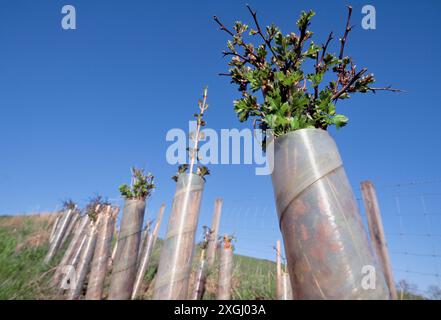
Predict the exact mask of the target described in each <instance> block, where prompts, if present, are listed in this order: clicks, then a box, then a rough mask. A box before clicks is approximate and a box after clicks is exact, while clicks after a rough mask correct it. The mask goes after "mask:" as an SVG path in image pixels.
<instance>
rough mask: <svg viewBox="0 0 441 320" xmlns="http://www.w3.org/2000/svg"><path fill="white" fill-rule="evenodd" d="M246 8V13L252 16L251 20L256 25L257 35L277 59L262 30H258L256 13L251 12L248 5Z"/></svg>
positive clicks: (269, 41)
mask: <svg viewBox="0 0 441 320" xmlns="http://www.w3.org/2000/svg"><path fill="white" fill-rule="evenodd" d="M247 8H248V11H249V12H250V13H251V15H252V16H253V20H254V24H255V25H256V28H257V33H258V34H259V35H260V36H261V38H262V39H263V41H264V42H265V44H266V45H267V46H268V48H269V49H270V51H271V53H272V54H273V56H274V57H277V55H276V53H275V52H274V50H273V47H272V45H271V40H269V39H267V38H266V37H265V35H264V34H263V32H262V29H261V28H260V25H259V21H258V20H257V11H253V9H251V7H250V5H249V4H247Z"/></svg>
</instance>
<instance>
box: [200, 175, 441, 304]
mask: <svg viewBox="0 0 441 320" xmlns="http://www.w3.org/2000/svg"><path fill="white" fill-rule="evenodd" d="M375 187H376V191H377V197H378V201H379V204H380V209H381V215H382V220H383V226H384V230H385V234H386V239H387V242H388V247H389V254H390V257H391V263H392V269H393V275H394V280H395V282H396V283H397V290H398V293H399V294H400V291H401V288H402V287H403V288H404V289H405V290H406V291H410V292H412V293H414V294H416V295H421V296H424V297H425V298H437V299H441V292H440V290H441V180H439V181H427V182H409V183H400V184H392V185H384V186H382V185H378V186H375ZM354 191H355V194H356V198H357V201H358V205H359V208H360V213H361V215H362V218H363V221H364V223H365V227H366V231H367V230H368V229H367V219H366V214H365V209H364V203H363V200H362V197H361V190H360V188H355V190H354ZM222 211H223V215H222V220H221V227H220V231H221V232H223V231H225V232H229V233H233V234H234V235H235V236H236V237H237V239H238V243H237V246H236V247H237V252H238V253H239V254H243V255H247V256H252V257H257V258H262V259H268V260H272V261H274V260H275V256H276V254H275V250H274V246H275V244H276V241H277V240H279V239H281V234H280V231H279V225H278V220H277V214H276V210H275V207H274V205H273V204H272V203H268V204H262V203H261V204H258V203H256V202H255V201H254V202H249V203H247V202H243V201H241V202H236V203H234V202H233V203H229V202H228V201H225V202H224V207H223V210H222ZM205 222H206V224H207V225H209V221H208V220H207V221H205ZM367 233H368V231H367ZM436 289H438V290H436Z"/></svg>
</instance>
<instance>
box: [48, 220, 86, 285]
mask: <svg viewBox="0 0 441 320" xmlns="http://www.w3.org/2000/svg"><path fill="white" fill-rule="evenodd" d="M88 223H89V216H88V215H84V216H82V217H81V218H80V222H79V225H78V226H77V227H76V228H75V230H74V235H73V237H72V240H71V241H70V243H69V246H68V247H67V249H66V252H65V253H64V256H63V258H62V259H61V262H60V264H59V265H58V267H57V271H56V272H55V274H54V277H53V285H55V286H58V285H59V284H60V280H61V276H62V270H63V268H64V267H65V266H67V265H69V264H71V263H72V258H73V256H74V254H75V251H77V250H78V248H79V246H80V244H81V241H82V239H83V238H84V235H85V233H86V232H85V231H86V229H87V228H86V227H87V225H88Z"/></svg>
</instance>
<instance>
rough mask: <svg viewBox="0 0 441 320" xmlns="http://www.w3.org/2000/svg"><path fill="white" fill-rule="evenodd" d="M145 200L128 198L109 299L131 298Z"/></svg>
mask: <svg viewBox="0 0 441 320" xmlns="http://www.w3.org/2000/svg"><path fill="white" fill-rule="evenodd" d="M144 212H145V201H144V200H126V201H125V204H124V211H123V216H122V219H121V226H120V233H119V238H118V247H117V249H116V254H115V261H114V263H113V268H112V275H111V280H110V290H109V300H129V299H130V298H131V295H132V290H133V284H134V282H135V277H136V268H137V261H138V251H139V244H140V242H141V232H142V223H143V221H144Z"/></svg>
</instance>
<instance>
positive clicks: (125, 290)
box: [46, 199, 233, 300]
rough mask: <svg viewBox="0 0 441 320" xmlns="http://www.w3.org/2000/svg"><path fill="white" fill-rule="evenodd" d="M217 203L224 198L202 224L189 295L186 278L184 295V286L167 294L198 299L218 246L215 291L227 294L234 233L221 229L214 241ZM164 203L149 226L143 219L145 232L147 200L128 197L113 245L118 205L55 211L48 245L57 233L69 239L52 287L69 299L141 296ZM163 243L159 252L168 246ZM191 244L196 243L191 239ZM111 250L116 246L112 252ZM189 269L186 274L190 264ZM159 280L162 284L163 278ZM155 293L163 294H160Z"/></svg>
mask: <svg viewBox="0 0 441 320" xmlns="http://www.w3.org/2000/svg"><path fill="white" fill-rule="evenodd" d="M221 206H222V200H221V199H216V202H215V210H214V214H213V228H208V227H204V241H203V242H202V243H201V244H200V248H201V251H200V252H201V255H200V259H199V261H198V268H197V271H196V276H195V278H194V284H193V285H192V288H193V290H192V292H190V294H189V295H187V293H188V289H189V283H188V281H187V282H186V284H185V285H186V286H187V289H186V293H185V295H184V294H183V293H182V291H184V290H183V289H182V290H181V291H180V292H172V293H171V296H168V297H167V299H194V300H199V299H202V298H203V295H204V292H205V284H206V282H205V281H206V278H207V276H208V272H209V268H208V266H209V265H210V266H213V265H214V264H215V257H216V253H217V252H220V259H219V260H220V264H219V285H218V286H219V292H218V294H217V297H219V298H220V299H230V298H231V289H232V288H231V283H232V282H231V281H232V274H233V247H232V244H231V243H232V237H229V236H227V235H225V236H223V237H222V240H220V241H219V242H217V241H216V238H217V230H218V229H217V228H218V226H219V221H220V215H221ZM164 209H165V205H161V207H160V209H159V212H158V214H157V220H156V223H155V225H154V228H153V230H152V231H151V230H149V227H150V223H147V224H146V228H145V229H144V232H143V230H142V228H141V226H142V220H143V216H144V211H145V203H143V201H139V200H138V201H134V200H127V201H126V203H125V206H124V210H123V215H122V219H121V223H120V231H119V233H118V234H119V236H118V239H117V241H116V242H115V244H114V247H113V249H112V240H113V238H114V236H115V234H117V232H116V221H117V216H118V212H119V208H118V207H113V206H110V205H105V206H102V205H97V206H96V207H95V209H94V212H95V213H96V218H95V219H93V218H91V217H90V215H88V214H85V215H83V216H80V212H79V211H78V210H77V209H76V208H75V209H69V210H68V211H65V212H62V213H61V214H58V215H57V218H56V219H55V221H54V223H53V229H52V230H53V231H52V233H53V235H52V236H51V237H50V240H49V241H50V248H52V247H57V244H56V239H61V238H63V237H67V238H69V239H70V242H69V244H68V246H67V248H66V250H65V251H64V254H63V256H62V258H61V261H60V262H59V264H58V265H57V266H56V270H55V273H54V275H53V278H52V284H53V286H54V288H55V291H56V293H57V294H59V295H60V296H65V297H66V299H69V300H77V299H81V298H84V299H86V300H100V299H103V298H105V297H107V298H108V299H116V300H127V299H132V300H133V299H139V298H140V297H142V295H143V293H144V291H143V290H144V289H145V288H144V286H143V281H144V277H145V274H146V271H147V269H148V266H149V263H150V259H151V256H152V252H153V248H154V247H155V244H156V240H157V236H158V231H159V227H160V223H161V220H162V216H163V213H164ZM73 215H78V217H79V218H78V219H72V216H73ZM69 219H70V222H67V223H68V224H70V225H72V228H69V227H66V226H65V224H66V221H68V220H69ZM172 221H173V220H172V218H170V222H172ZM173 223H174V222H173ZM69 230H70V233H69ZM141 235H142V236H141ZM184 235H185V234H184ZM140 243H144V245H143V246H142V247H140V246H139V244H140ZM165 243H166V242H165ZM165 243H164V245H163V248H162V252H164V250H166V248H167V247H165ZM211 243H215V245H214V246H211V245H210V246H209V244H211ZM216 244H217V245H216ZM58 247H59V246H58ZM192 247H193V248H194V243H193V246H192ZM185 248H187V247H185ZM221 248H222V249H221ZM112 252H116V253H115V254H114V256H113V257H112ZM56 253H57V250H54V249H50V250H49V251H48V254H47V257H46V261H47V263H50V261H51V258H48V257H50V256H52V257H53V256H54V255H55V254H56ZM164 256H165V257H166V258H168V256H167V255H164V254H163V253H162V254H161V259H163V258H162V257H164ZM208 257H213V259H212V261H211V262H209V261H208V259H207V258H208ZM160 261H161V260H160ZM163 261H164V260H163ZM179 263H180V261H179ZM199 267H200V268H199ZM187 270H188V273H189V274H188V279H189V278H190V273H191V268H188V269H187ZM158 271H159V270H158ZM159 275H160V273H159V272H158V273H157V275H156V278H155V283H156V285H155V294H160V293H162V292H163V291H162V290H161V289H162V288H161V285H158V284H157V283H158V279H161V278H160V277H159ZM106 279H107V280H110V283H109V285H108V293H107V294H106V293H105V287H106ZM174 279H176V277H170V279H169V280H168V281H169V283H170V284H169V286H176V285H175V283H174V282H173V280H174ZM159 283H160V284H161V282H159ZM154 298H155V297H154ZM156 299H166V298H163V297H159V298H156Z"/></svg>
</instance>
